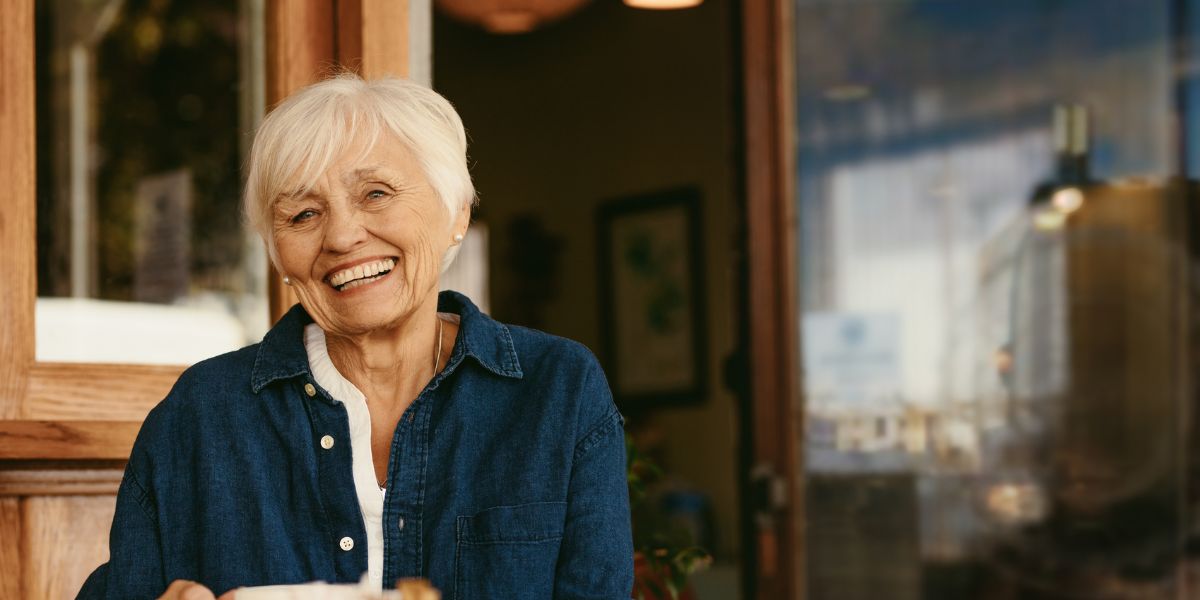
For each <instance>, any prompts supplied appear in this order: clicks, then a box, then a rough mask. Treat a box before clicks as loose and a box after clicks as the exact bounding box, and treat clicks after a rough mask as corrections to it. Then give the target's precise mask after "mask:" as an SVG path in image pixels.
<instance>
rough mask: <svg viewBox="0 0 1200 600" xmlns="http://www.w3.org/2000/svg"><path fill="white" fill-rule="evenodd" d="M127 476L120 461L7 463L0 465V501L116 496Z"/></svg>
mask: <svg viewBox="0 0 1200 600" xmlns="http://www.w3.org/2000/svg"><path fill="white" fill-rule="evenodd" d="M124 474H125V468H124V466H123V465H122V463H121V462H120V461H86V462H81V463H60V462H55V463H54V464H46V463H45V462H42V461H22V462H16V463H14V462H6V463H4V464H2V465H0V499H2V498H3V497H5V496H103V495H116V493H117V488H118V487H120V486H121V478H122V477H123V476H124Z"/></svg>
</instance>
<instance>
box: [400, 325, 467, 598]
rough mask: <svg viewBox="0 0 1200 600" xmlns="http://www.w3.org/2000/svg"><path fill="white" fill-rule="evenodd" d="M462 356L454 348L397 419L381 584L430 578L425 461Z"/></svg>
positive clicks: (463, 354) (427, 458) (459, 351)
mask: <svg viewBox="0 0 1200 600" xmlns="http://www.w3.org/2000/svg"><path fill="white" fill-rule="evenodd" d="M464 356H465V352H464V348H463V347H462V346H459V345H456V346H455V349H454V352H453V353H452V354H451V356H450V360H448V361H447V362H446V366H445V368H443V369H442V371H441V372H440V373H438V374H437V375H436V376H435V377H434V378H433V381H431V382H430V383H429V385H427V386H425V389H423V390H422V391H421V393H420V394H419V395H418V396H417V399H416V400H414V401H413V403H412V405H411V406H409V407H408V410H406V411H404V414H403V415H401V417H400V423H399V425H398V426H397V427H396V433H395V435H394V437H393V438H392V448H391V454H390V456H389V460H388V481H390V482H394V483H391V484H389V485H388V494H387V497H385V498H384V504H383V522H384V528H383V540H384V542H383V548H384V552H383V580H384V581H385V582H388V581H392V582H394V581H396V580H397V579H400V578H402V577H428V575H429V574H428V573H426V572H425V570H424V568H423V567H424V565H423V560H424V556H423V552H424V547H425V546H424V543H423V540H422V533H423V527H424V521H423V519H422V515H423V514H424V509H425V479H426V476H427V472H426V465H428V463H429V434H430V432H429V425H430V422H431V420H432V415H433V411H434V410H435V409H436V408H437V407H438V405H439V403H442V402H444V401H445V398H446V396H447V394H448V391H447V390H448V389H449V385H450V384H449V382H448V381H447V379H448V378H449V377H450V376H451V375H453V374H454V371H455V370H457V368H458V367H459V365H460V363H461V362H462V360H463V357H464Z"/></svg>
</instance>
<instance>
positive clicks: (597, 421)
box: [79, 292, 633, 600]
mask: <svg viewBox="0 0 1200 600" xmlns="http://www.w3.org/2000/svg"><path fill="white" fill-rule="evenodd" d="M439 310H441V311H442V312H449V313H455V314H458V315H459V316H460V319H461V326H460V329H459V333H458V338H457V340H456V341H455V344H454V350H453V353H452V354H451V357H450V360H449V362H448V363H447V364H446V367H445V369H444V370H443V371H442V372H441V373H439V374H438V375H437V376H436V377H434V379H433V380H432V381H431V382H430V383H429V385H427V386H426V387H425V389H424V390H423V391H422V392H421V394H420V395H419V396H418V397H417V398H416V400H414V401H413V403H412V405H411V406H410V407H409V408H408V410H406V411H405V413H404V414H403V416H402V417H401V418H400V422H399V424H398V425H397V426H396V431H395V434H394V436H393V438H392V445H391V452H390V455H389V457H388V479H387V480H388V482H389V485H388V493H387V497H386V501H385V504H384V509H383V522H384V576H383V580H384V585H385V587H391V586H392V585H394V582H395V581H396V580H397V579H398V578H402V577H425V578H427V579H430V580H431V581H432V582H433V585H434V586H435V587H437V588H438V589H439V590H441V592H442V595H443V597H444V598H447V599H450V600H453V599H464V600H465V599H471V598H517V597H520V598H611V599H616V598H621V599H626V598H629V597H630V590H631V588H632V585H633V546H632V540H631V533H630V518H629V497H628V492H627V487H626V478H625V446H624V435H623V430H622V419H621V416H620V414H619V413H618V412H617V409H616V407H615V405H614V404H613V401H612V396H611V394H610V392H609V389H608V384H607V383H606V381H605V378H604V373H603V372H602V371H601V370H600V367H599V365H598V364H597V363H596V360H595V358H594V357H593V356H592V354H591V353H590V352H589V351H588V350H587V349H586V348H585V347H583V346H582V345H580V344H577V343H575V342H571V341H568V340H564V339H561V338H557V337H553V336H550V335H547V334H544V333H541V332H537V331H533V330H529V329H524V328H520V327H510V326H505V325H502V324H500V323H497V322H496V321H493V320H492V319H490V318H488V317H487V316H486V315H484V314H482V313H480V312H479V310H478V309H477V308H476V307H475V306H474V305H473V304H472V303H471V302H470V301H469V300H468V299H467V298H466V297H464V296H462V295H460V294H457V293H454V292H443V293H442V294H441V296H440V297H439ZM310 322H312V319H311V318H310V317H309V316H308V314H307V313H306V312H305V311H304V310H303V309H302V308H301V307H300V306H299V305H297V306H295V307H293V308H292V309H291V311H289V312H288V313H287V315H285V316H284V317H283V319H281V320H280V321H279V323H278V324H276V325H275V327H273V328H272V329H271V331H270V332H268V333H267V335H266V336H265V337H264V339H263V341H262V342H261V343H259V344H255V345H253V346H249V347H247V348H243V349H241V350H238V351H236V352H231V353H229V354H225V355H222V356H218V357H216V358H213V359H210V360H206V361H204V362H201V363H198V364H196V365H195V366H193V367H191V368H189V369H188V370H187V371H186V372H184V374H183V375H182V376H181V377H180V378H179V381H178V382H176V384H175V387H174V388H173V389H172V390H171V393H170V394H169V395H168V396H167V398H166V399H165V400H163V401H162V402H161V403H160V404H159V405H158V406H157V407H156V408H155V409H154V410H153V411H151V412H150V415H149V416H148V417H147V418H146V421H145V423H144V424H143V426H142V430H141V432H140V433H139V434H138V438H137V442H136V443H135V444H134V447H133V452H132V454H131V456H130V458H129V462H128V465H127V467H126V469H125V477H124V479H123V480H122V482H121V487H120V490H119V492H118V493H117V508H116V515H115V517H114V518H113V525H112V531H111V534H110V538H109V548H110V554H111V556H110V558H109V562H108V563H106V564H104V565H101V566H100V567H99V568H98V569H96V571H95V572H94V573H92V575H91V576H90V577H89V578H88V580H87V582H86V583H85V584H84V586H83V589H82V590H81V591H80V594H79V596H80V597H81V598H157V597H158V596H159V595H160V594H161V593H162V592H163V591H164V590H165V589H166V587H167V585H168V584H169V583H170V582H171V581H174V580H176V579H188V580H192V581H198V582H200V583H203V584H205V585H207V586H208V587H209V588H211V589H212V590H213V591H214V592H215V593H216V594H218V595H220V594H221V593H223V592H225V591H227V590H229V589H232V588H235V587H241V586H255V585H275V584H294V583H305V582H311V581H318V580H321V581H329V582H357V581H358V580H359V578H360V577H361V576H362V575H363V573H364V572H365V571H366V570H367V537H366V531H365V529H364V525H363V520H362V514H361V512H360V510H359V505H358V499H357V496H356V494H355V487H354V481H353V478H352V473H351V470H352V469H351V454H350V429H349V421H348V418H347V415H346V410H345V408H344V406H343V405H342V404H341V403H339V402H337V401H335V400H333V399H332V398H331V397H330V395H329V394H328V393H327V392H326V391H325V390H323V389H321V387H320V386H318V385H317V384H316V381H315V380H314V379H313V376H312V373H311V372H310V370H309V365H308V358H307V355H306V354H305V350H304V343H303V339H302V336H303V329H304V326H305V325H306V324H308V323H310Z"/></svg>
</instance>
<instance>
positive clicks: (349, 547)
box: [339, 537, 354, 552]
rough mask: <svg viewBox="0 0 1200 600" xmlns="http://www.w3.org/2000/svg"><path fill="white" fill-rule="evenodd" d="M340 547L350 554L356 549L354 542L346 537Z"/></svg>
mask: <svg viewBox="0 0 1200 600" xmlns="http://www.w3.org/2000/svg"><path fill="white" fill-rule="evenodd" d="M339 545H340V546H341V547H342V550H345V551H346V552H349V551H351V550H353V549H354V540H353V539H351V538H349V537H344V538H342V541H341V542H340V544H339Z"/></svg>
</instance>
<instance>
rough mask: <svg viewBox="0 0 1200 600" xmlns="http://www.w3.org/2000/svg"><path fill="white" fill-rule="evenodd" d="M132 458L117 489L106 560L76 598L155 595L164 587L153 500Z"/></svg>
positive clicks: (152, 596) (155, 596)
mask: <svg viewBox="0 0 1200 600" xmlns="http://www.w3.org/2000/svg"><path fill="white" fill-rule="evenodd" d="M132 464H133V461H132V460H131V461H130V465H129V466H127V467H126V468H125V476H124V478H123V479H122V480H121V487H120V489H119V490H118V491H117V510H116V513H115V514H114V516H113V523H112V530H111V531H110V532H109V535H108V551H109V559H108V562H107V563H104V564H102V565H100V566H99V567H98V568H97V569H96V570H95V571H93V572H92V574H91V575H90V576H89V577H88V578H87V581H85V582H84V584H83V588H82V589H80V590H79V595H78V596H77V598H85V599H88V600H92V599H97V600H98V599H101V598H130V599H134V598H158V597H159V596H160V595H161V594H162V593H163V591H164V590H165V589H166V585H165V583H164V581H163V566H162V554H161V552H160V551H159V537H158V523H157V521H156V519H155V517H154V515H155V510H154V499H153V497H152V496H151V495H150V494H149V493H148V492H147V490H146V488H145V487H143V486H142V484H141V482H140V481H139V480H138V478H137V476H136V475H135V473H134V470H133V467H132Z"/></svg>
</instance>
